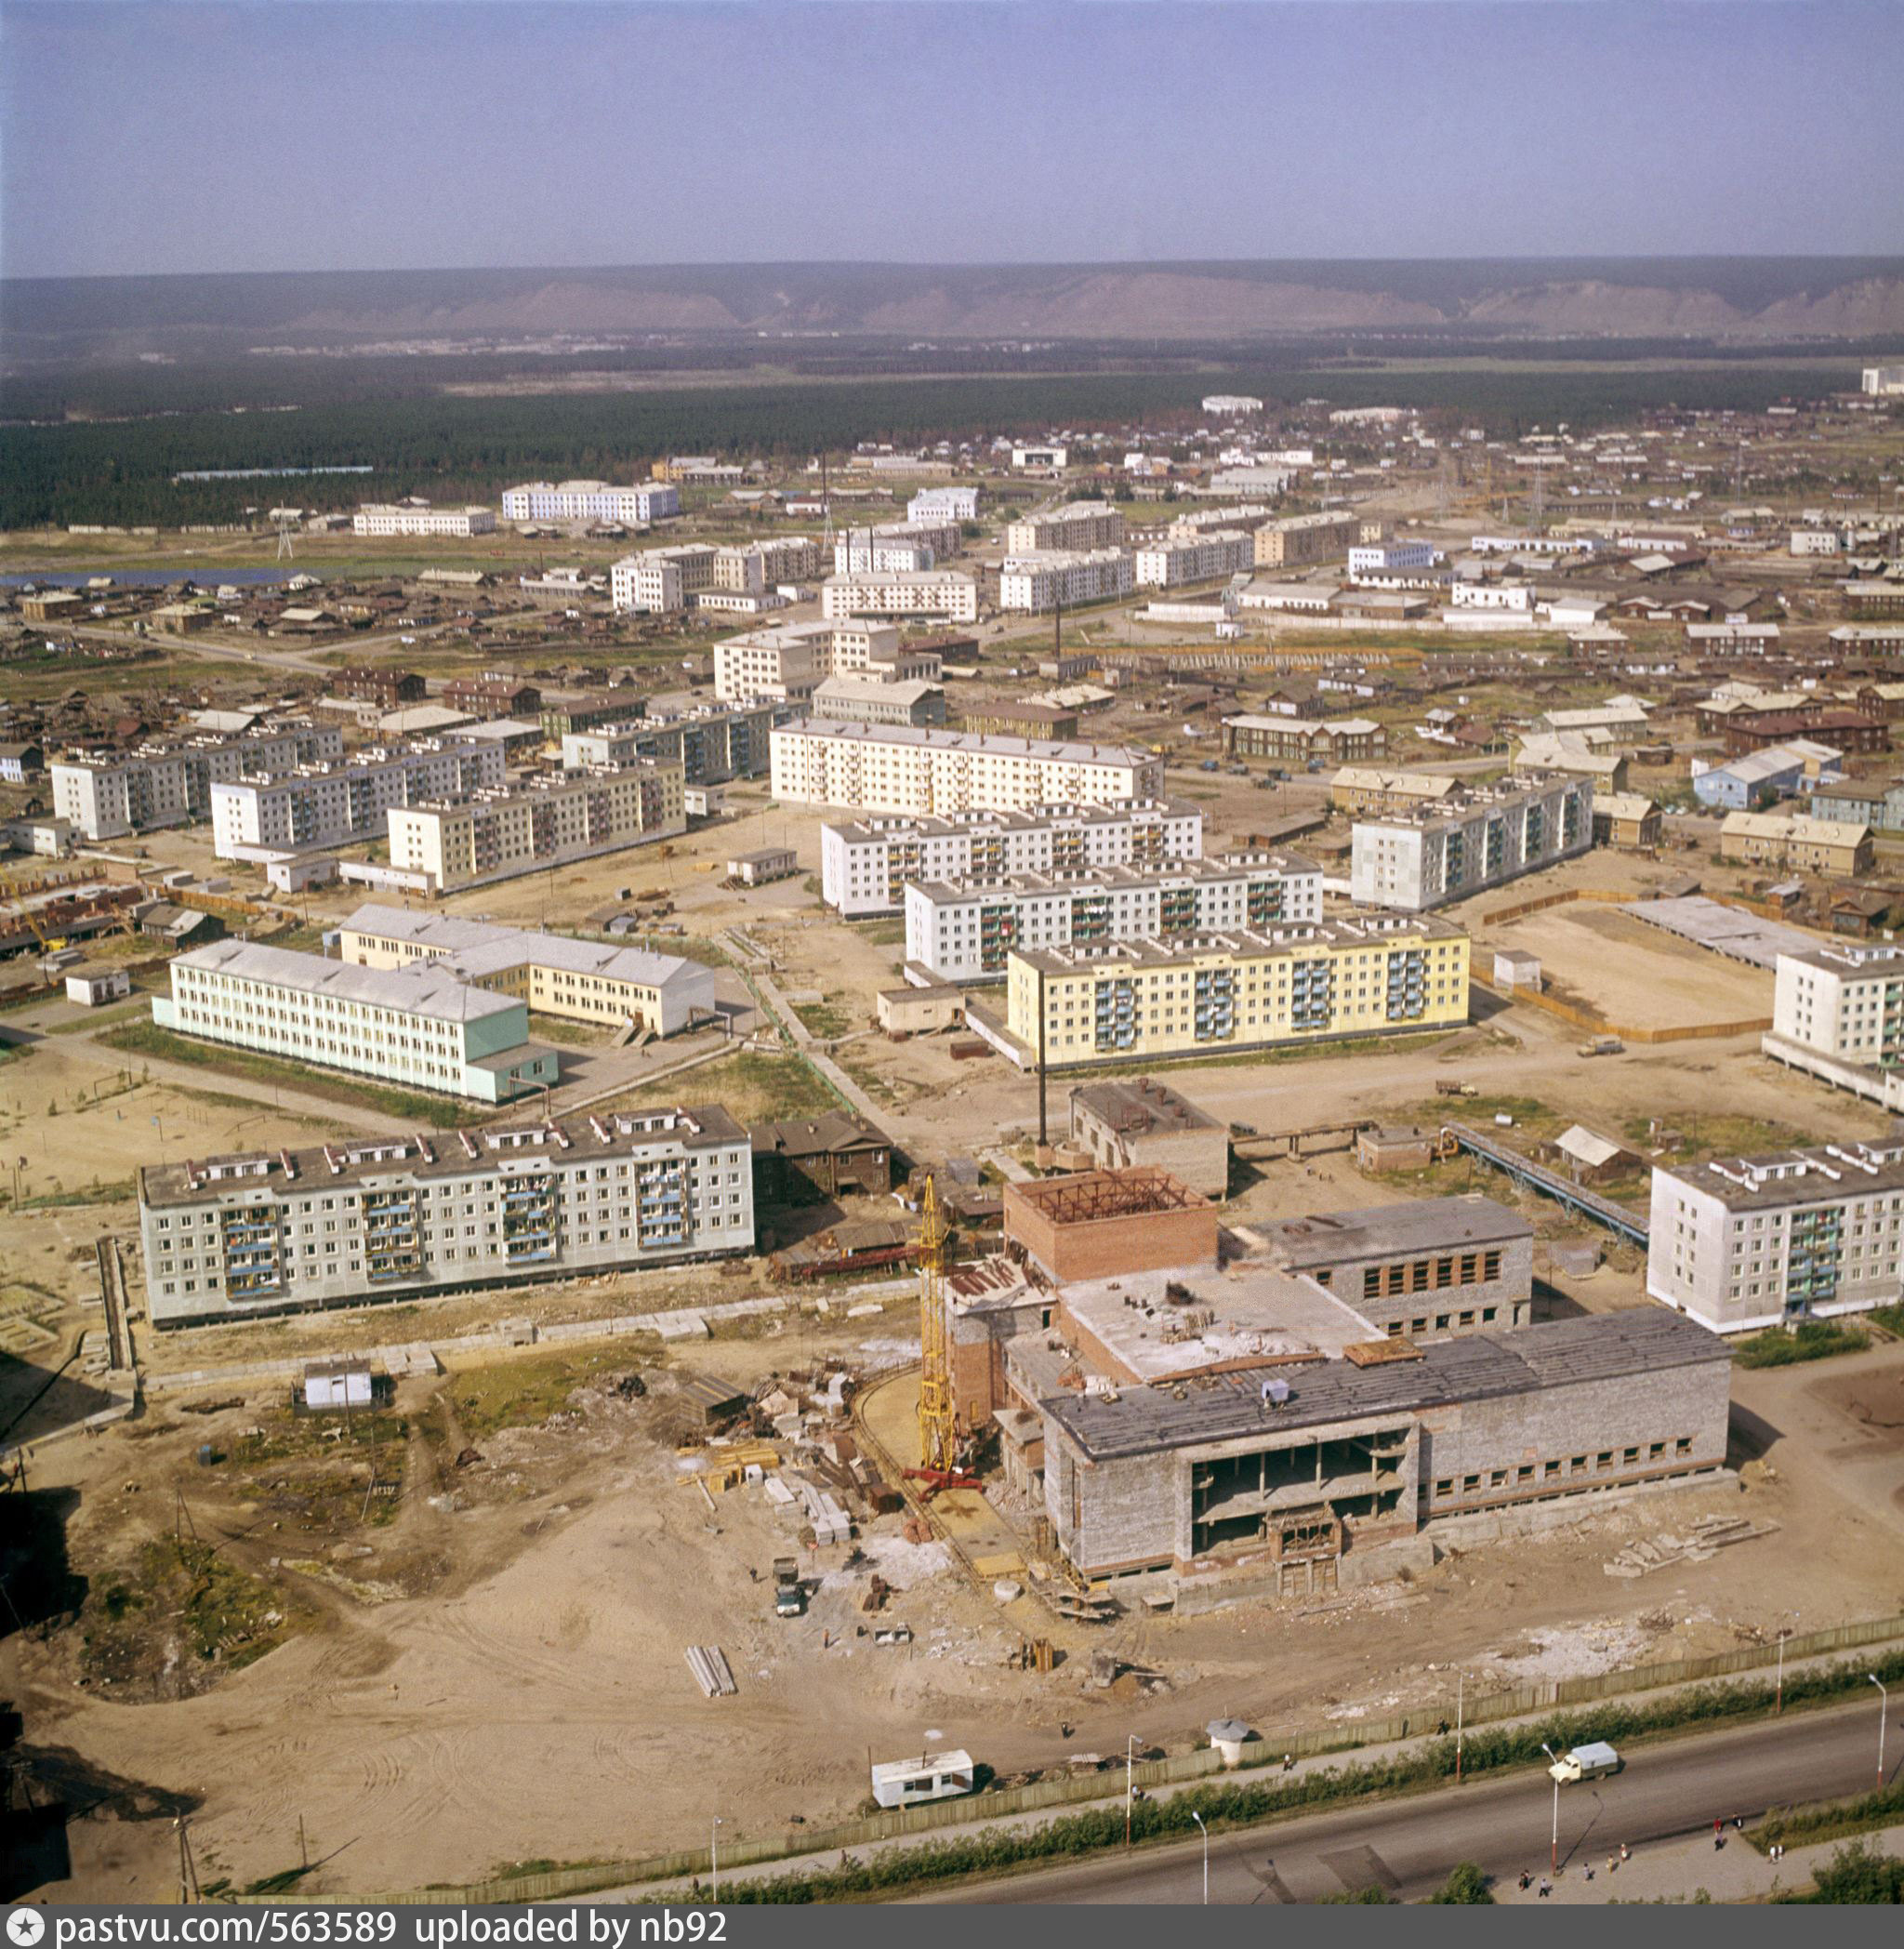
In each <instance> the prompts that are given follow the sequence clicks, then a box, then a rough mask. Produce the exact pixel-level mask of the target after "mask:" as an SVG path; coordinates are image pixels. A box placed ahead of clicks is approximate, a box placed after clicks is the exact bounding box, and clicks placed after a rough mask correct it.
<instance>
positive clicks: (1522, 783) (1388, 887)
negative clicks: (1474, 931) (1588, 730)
mask: <svg viewBox="0 0 1904 1949" xmlns="http://www.w3.org/2000/svg"><path fill="white" fill-rule="evenodd" d="M1592 844H1593V780H1592V779H1591V778H1572V777H1564V776H1562V777H1547V778H1538V779H1530V778H1516V779H1511V780H1507V781H1504V782H1503V783H1502V784H1501V785H1500V786H1498V787H1492V788H1484V789H1480V790H1477V791H1474V792H1473V793H1470V794H1468V795H1467V796H1466V797H1464V799H1463V800H1462V802H1461V803H1460V804H1453V805H1451V804H1448V803H1443V804H1442V805H1439V806H1437V807H1435V808H1434V809H1433V810H1427V809H1424V810H1422V811H1420V812H1415V813H1392V814H1389V815H1387V816H1385V817H1382V818H1375V819H1366V820H1363V819H1358V820H1357V821H1356V823H1355V832H1354V838H1353V841H1352V842H1351V853H1350V868H1349V885H1350V890H1351V893H1352V895H1353V897H1354V898H1355V901H1356V902H1357V903H1358V904H1359V905H1366V906H1370V907H1390V908H1398V909H1400V910H1401V911H1402V912H1404V913H1424V912H1426V911H1427V910H1428V909H1430V908H1435V907H1440V906H1443V905H1445V904H1446V903H1447V902H1448V901H1450V900H1461V899H1465V898H1466V897H1467V896H1468V895H1471V894H1478V893H1480V892H1482V891H1484V890H1485V889H1486V888H1488V887H1490V886H1500V885H1502V884H1503V883H1505V882H1507V881H1510V880H1514V879H1518V878H1519V877H1520V875H1521V874H1523V873H1532V872H1537V871H1539V870H1540V868H1542V867H1548V866H1553V865H1555V864H1556V863H1557V862H1559V861H1560V860H1563V859H1571V858H1574V857H1575V856H1576V855H1580V854H1581V853H1584V852H1586V851H1587V850H1588V848H1589V847H1591V846H1592Z"/></svg>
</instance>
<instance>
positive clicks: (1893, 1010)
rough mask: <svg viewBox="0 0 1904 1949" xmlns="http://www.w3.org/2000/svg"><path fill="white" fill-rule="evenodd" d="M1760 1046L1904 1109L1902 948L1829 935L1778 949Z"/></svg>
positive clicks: (1808, 1070) (1813, 1072) (1875, 1100)
mask: <svg viewBox="0 0 1904 1949" xmlns="http://www.w3.org/2000/svg"><path fill="white" fill-rule="evenodd" d="M1759 1046H1760V1048H1761V1049H1762V1050H1763V1051H1764V1053H1765V1054H1766V1055H1769V1056H1771V1057H1772V1058H1773V1059H1774V1061H1776V1062H1781V1063H1783V1064H1785V1065H1786V1067H1788V1068H1792V1069H1799V1070H1803V1071H1804V1072H1805V1074H1806V1075H1807V1076H1815V1077H1817V1078H1818V1081H1821V1082H1828V1083H1830V1084H1831V1086H1832V1087H1833V1088H1834V1089H1840V1090H1847V1091H1849V1092H1850V1093H1851V1094H1853V1095H1854V1096H1862V1097H1864V1098H1865V1099H1866V1100H1867V1101H1868V1102H1871V1103H1875V1104H1878V1105H1880V1106H1881V1107H1884V1108H1885V1109H1888V1110H1892V1111H1895V1112H1904V948H1893V947H1886V946H1884V945H1882V944H1881V943H1878V942H1875V941H1831V942H1829V943H1824V944H1821V945H1819V946H1818V947H1817V948H1807V949H1806V950H1805V952H1804V953H1802V954H1781V955H1779V957H1778V978H1777V985H1776V987H1775V988H1774V990H1773V998H1772V1027H1771V1028H1770V1030H1769V1031H1768V1032H1767V1033H1766V1034H1765V1036H1763V1037H1762V1038H1761V1039H1760V1043H1759Z"/></svg>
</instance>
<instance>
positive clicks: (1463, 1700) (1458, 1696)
mask: <svg viewBox="0 0 1904 1949" xmlns="http://www.w3.org/2000/svg"><path fill="white" fill-rule="evenodd" d="M1467 1690H1468V1675H1467V1673H1465V1672H1457V1673H1456V1674H1455V1675H1454V1783H1455V1784H1456V1785H1457V1786H1459V1785H1460V1784H1461V1724H1462V1715H1461V1708H1462V1707H1463V1706H1464V1705H1465V1704H1467Z"/></svg>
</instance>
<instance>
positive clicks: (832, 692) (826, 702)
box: [813, 677, 945, 725]
mask: <svg viewBox="0 0 1904 1949" xmlns="http://www.w3.org/2000/svg"><path fill="white" fill-rule="evenodd" d="M813 709H814V710H815V711H817V712H818V713H819V714H820V715H821V716H822V717H826V718H832V719H834V720H836V721H838V722H839V723H851V724H917V725H925V724H943V723H945V692H944V691H943V690H942V689H941V688H940V687H939V686H938V684H936V683H919V682H918V681H917V680H914V681H911V682H907V683H880V682H879V679H878V678H874V677H828V678H826V680H825V682H824V683H820V684H818V685H816V686H815V688H814V690H813Z"/></svg>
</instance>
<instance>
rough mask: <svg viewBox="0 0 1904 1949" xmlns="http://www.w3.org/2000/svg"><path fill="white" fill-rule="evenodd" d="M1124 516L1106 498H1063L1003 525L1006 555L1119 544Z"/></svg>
mask: <svg viewBox="0 0 1904 1949" xmlns="http://www.w3.org/2000/svg"><path fill="white" fill-rule="evenodd" d="M1123 539H1124V517H1123V515H1122V514H1121V513H1120V512H1119V511H1118V510H1117V509H1116V508H1114V507H1113V506H1112V505H1111V503H1110V502H1109V501H1066V502H1065V503H1064V506H1063V507H1061V508H1052V509H1051V510H1049V511H1047V512H1046V513H1043V514H1033V515H1029V516H1027V517H1026V518H1025V520H1023V521H1014V522H1010V523H1008V524H1006V528H1005V552H1006V554H1008V555H1042V554H1050V553H1051V552H1053V551H1062V552H1065V553H1077V552H1081V551H1087V550H1091V549H1108V548H1117V547H1120V546H1121V545H1122V543H1123Z"/></svg>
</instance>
